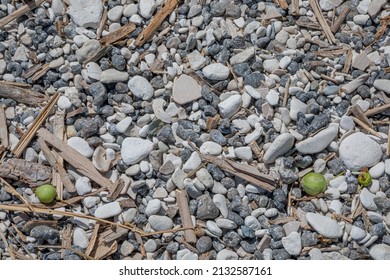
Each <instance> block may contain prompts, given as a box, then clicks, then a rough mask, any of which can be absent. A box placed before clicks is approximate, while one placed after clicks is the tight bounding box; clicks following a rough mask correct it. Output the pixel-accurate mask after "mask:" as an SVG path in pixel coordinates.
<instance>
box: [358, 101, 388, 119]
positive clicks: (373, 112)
mask: <svg viewBox="0 0 390 280" xmlns="http://www.w3.org/2000/svg"><path fill="white" fill-rule="evenodd" d="M388 109H390V103H388V104H384V105H382V106H379V107H376V108H372V109H369V110H367V111H366V112H365V113H364V115H366V117H371V116H374V115H376V114H379V113H382V112H384V111H386V110H388Z"/></svg>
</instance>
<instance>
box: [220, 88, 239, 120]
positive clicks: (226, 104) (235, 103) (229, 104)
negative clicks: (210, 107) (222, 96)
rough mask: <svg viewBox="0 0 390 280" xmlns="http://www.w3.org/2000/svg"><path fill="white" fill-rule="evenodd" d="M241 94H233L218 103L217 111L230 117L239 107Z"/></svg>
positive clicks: (225, 116)
mask: <svg viewBox="0 0 390 280" xmlns="http://www.w3.org/2000/svg"><path fill="white" fill-rule="evenodd" d="M241 103H242V98H241V95H238V94H235V95H232V96H230V97H229V98H227V99H226V100H224V101H222V102H221V103H219V104H218V108H219V111H220V113H221V115H222V116H223V117H224V118H230V117H231V116H233V115H234V114H235V113H237V112H238V110H239V109H240V107H241Z"/></svg>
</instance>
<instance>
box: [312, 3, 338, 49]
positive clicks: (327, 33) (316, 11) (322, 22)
mask: <svg viewBox="0 0 390 280" xmlns="http://www.w3.org/2000/svg"><path fill="white" fill-rule="evenodd" d="M309 4H310V6H311V8H312V9H313V13H314V15H315V16H316V18H317V20H318V22H319V23H320V25H321V27H322V29H323V31H324V33H325V36H326V38H327V39H328V41H329V43H331V44H334V43H336V38H335V37H334V35H333V33H332V31H331V30H330V27H329V25H328V23H327V22H326V20H325V18H324V16H323V14H322V12H321V9H320V7H319V5H318V2H317V0H309Z"/></svg>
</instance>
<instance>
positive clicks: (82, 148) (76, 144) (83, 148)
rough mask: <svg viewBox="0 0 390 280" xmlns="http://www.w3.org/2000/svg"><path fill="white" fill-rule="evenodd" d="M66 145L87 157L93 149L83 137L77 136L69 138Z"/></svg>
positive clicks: (91, 153)
mask: <svg viewBox="0 0 390 280" xmlns="http://www.w3.org/2000/svg"><path fill="white" fill-rule="evenodd" d="M68 145H69V146H70V147H72V148H73V149H75V150H76V151H78V152H79V153H80V154H82V155H83V156H85V157H87V158H89V157H91V156H92V155H93V150H92V149H91V147H90V146H89V145H88V143H87V141H85V140H84V139H83V138H80V137H77V136H76V137H72V138H69V139H68Z"/></svg>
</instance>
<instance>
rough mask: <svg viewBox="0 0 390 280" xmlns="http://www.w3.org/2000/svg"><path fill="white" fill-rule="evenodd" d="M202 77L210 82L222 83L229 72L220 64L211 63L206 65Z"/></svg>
mask: <svg viewBox="0 0 390 280" xmlns="http://www.w3.org/2000/svg"><path fill="white" fill-rule="evenodd" d="M202 72H203V75H204V76H205V77H206V78H207V79H210V80H215V81H222V80H225V79H227V77H229V74H230V71H229V68H227V67H226V66H225V65H223V64H222V63H212V64H209V65H207V66H206V67H204V68H203V70H202Z"/></svg>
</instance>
